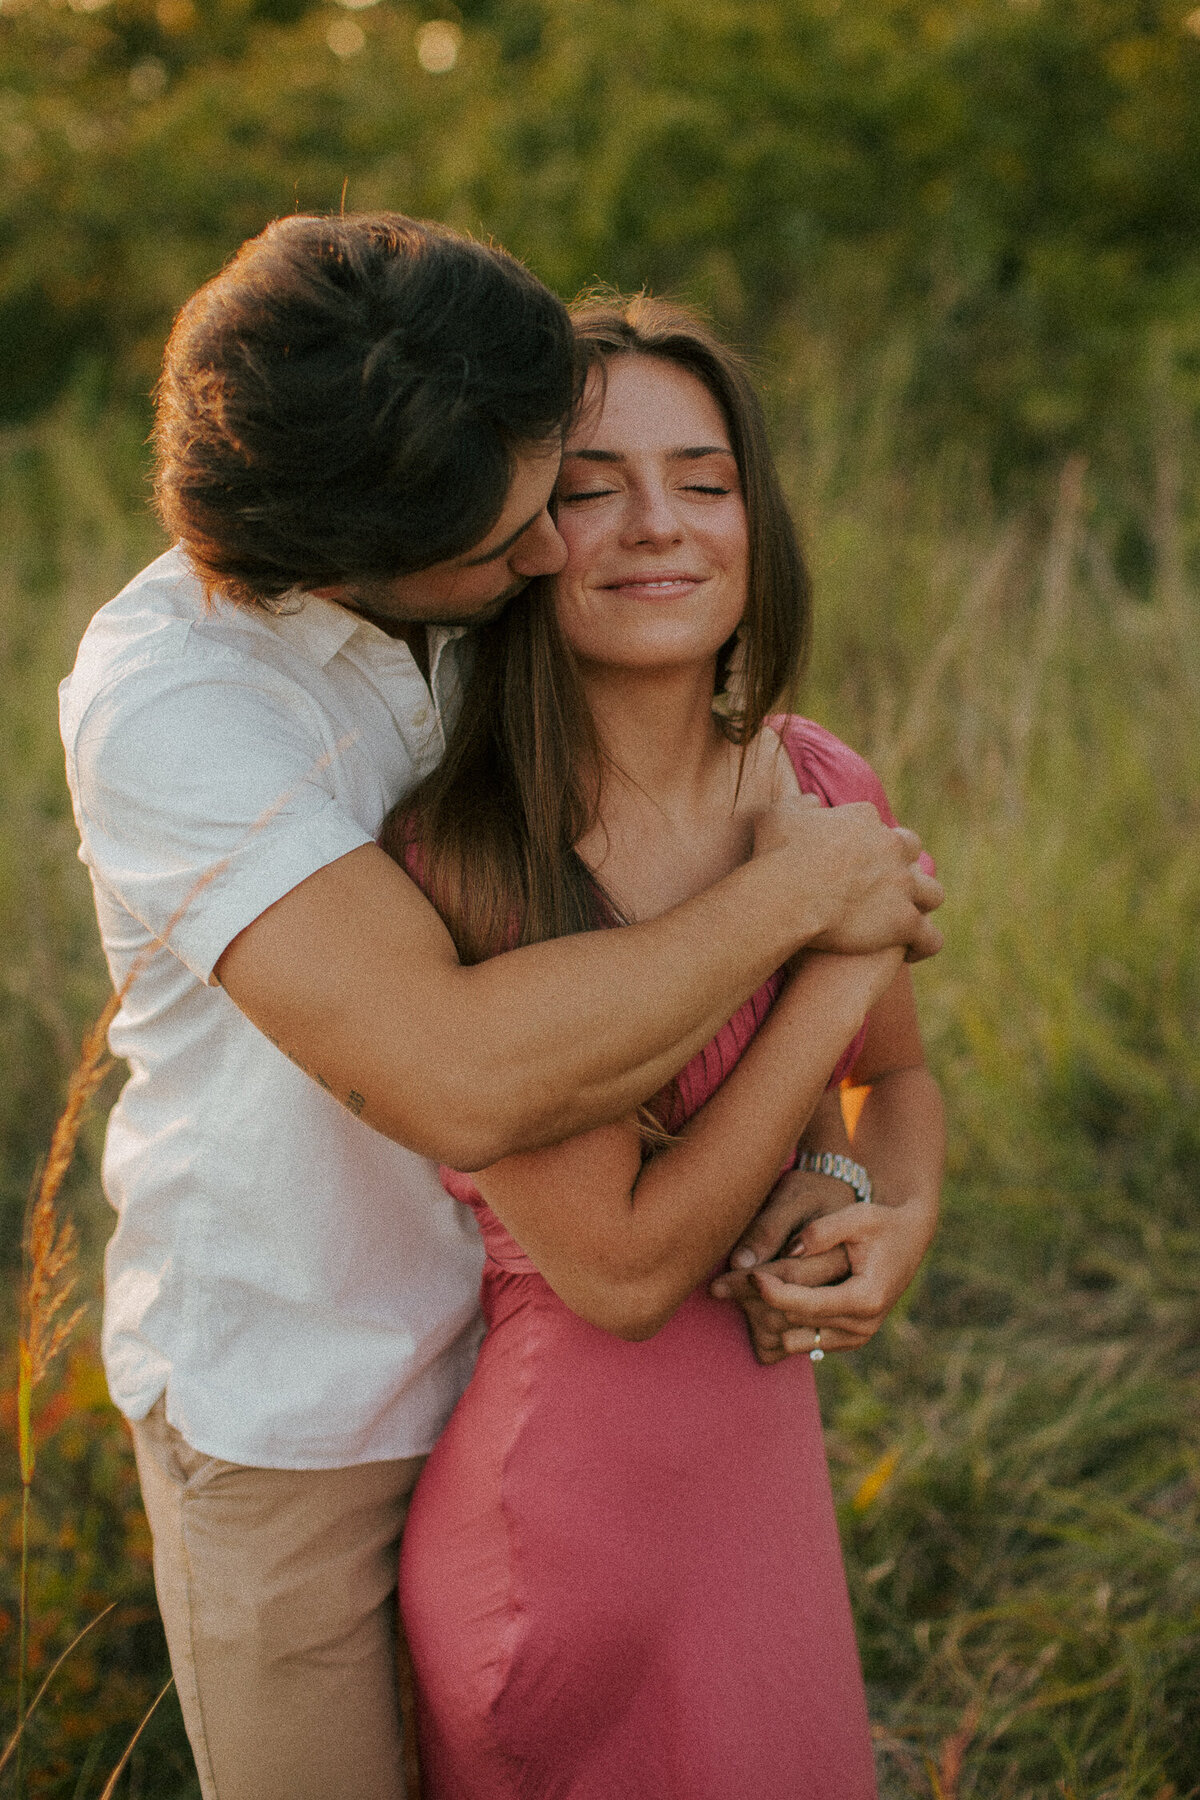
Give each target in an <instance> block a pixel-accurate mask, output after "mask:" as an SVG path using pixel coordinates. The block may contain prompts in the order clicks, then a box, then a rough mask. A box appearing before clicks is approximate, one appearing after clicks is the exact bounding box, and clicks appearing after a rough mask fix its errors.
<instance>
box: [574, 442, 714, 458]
mask: <svg viewBox="0 0 1200 1800" xmlns="http://www.w3.org/2000/svg"><path fill="white" fill-rule="evenodd" d="M563 454H564V456H569V457H572V458H574V459H576V460H577V461H579V462H600V463H620V462H624V461H625V457H624V454H623V453H622V452H621V451H620V450H570V449H568V450H566V451H564V453H563ZM732 455H733V451H732V450H731V449H730V448H729V445H728V444H686V445H681V446H680V447H679V449H677V450H668V451H667V452H666V456H667V460H668V461H669V462H698V461H699V459H700V458H701V457H702V456H732Z"/></svg>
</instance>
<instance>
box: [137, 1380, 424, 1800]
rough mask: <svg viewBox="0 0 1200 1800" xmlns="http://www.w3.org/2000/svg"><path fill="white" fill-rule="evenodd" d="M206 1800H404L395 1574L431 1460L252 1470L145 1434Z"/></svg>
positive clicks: (162, 1603)
mask: <svg viewBox="0 0 1200 1800" xmlns="http://www.w3.org/2000/svg"><path fill="white" fill-rule="evenodd" d="M133 1441H134V1449H135V1451H136V1454H137V1465H138V1474H139V1476H140V1478H141V1484H142V1496H143V1498H144V1500H145V1504H146V1513H147V1516H148V1518H149V1520H150V1530H151V1533H152V1534H153V1538H154V1583H155V1587H156V1589H157V1591H158V1603H159V1607H160V1608H161V1611H162V1616H163V1623H164V1625H165V1627H166V1633H167V1647H168V1649H169V1651H170V1655H171V1667H172V1669H173V1670H174V1673H175V1684H176V1687H177V1689H178V1691H179V1702H180V1705H181V1707H182V1709H183V1718H184V1723H185V1725H186V1726H187V1733H188V1737H189V1739H190V1740H191V1745H192V1750H193V1752H194V1754H195V1757H196V1767H197V1769H198V1771H199V1774H200V1787H201V1791H202V1793H203V1795H204V1800H403V1797H404V1794H405V1768H404V1755H403V1746H402V1734H401V1725H400V1707H399V1701H398V1693H397V1676H396V1563H397V1554H398V1550H399V1543H400V1531H401V1527H402V1526H403V1524H404V1515H405V1513H406V1512H407V1510H408V1500H409V1495H410V1494H411V1492H412V1489H413V1485H414V1483H415V1482H416V1479H417V1476H418V1474H419V1473H420V1470H421V1465H422V1463H423V1462H424V1460H425V1459H424V1458H423V1457H419V1456H416V1457H410V1458H408V1459H407V1460H405V1461H400V1462H386V1463H363V1464H361V1465H359V1466H357V1467H354V1468H349V1469H299V1470H292V1469H252V1468H245V1467H243V1466H242V1465H241V1464H238V1463H227V1462H221V1461H219V1460H218V1459H217V1458H216V1457H212V1456H203V1455H201V1454H200V1452H199V1451H197V1450H193V1449H192V1448H191V1447H190V1446H189V1445H188V1444H187V1443H185V1442H184V1440H183V1438H182V1437H180V1435H179V1433H178V1432H177V1431H176V1430H175V1429H174V1428H173V1427H172V1426H170V1425H168V1424H167V1421H166V1415H165V1412H164V1408H163V1403H162V1401H161V1400H160V1401H159V1402H158V1404H157V1405H156V1406H155V1407H154V1408H153V1409H152V1410H151V1412H150V1413H149V1415H148V1416H147V1417H146V1418H145V1419H143V1420H142V1421H141V1422H140V1423H139V1424H136V1425H135V1426H134V1427H133Z"/></svg>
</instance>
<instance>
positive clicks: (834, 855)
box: [754, 794, 945, 962]
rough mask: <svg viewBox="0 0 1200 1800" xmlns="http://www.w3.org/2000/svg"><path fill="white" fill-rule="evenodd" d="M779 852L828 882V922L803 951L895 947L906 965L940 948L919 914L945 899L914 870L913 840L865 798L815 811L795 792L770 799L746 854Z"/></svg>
mask: <svg viewBox="0 0 1200 1800" xmlns="http://www.w3.org/2000/svg"><path fill="white" fill-rule="evenodd" d="M781 851H782V852H785V853H786V852H791V853H793V854H794V853H796V852H797V851H799V853H800V854H801V856H802V857H803V861H804V864H805V867H806V870H807V871H808V872H809V874H810V876H811V872H812V870H813V869H814V868H819V869H820V870H821V871H822V872H823V873H824V875H825V876H826V878H827V881H828V896H829V913H828V918H829V923H828V924H827V925H826V927H825V929H824V931H822V932H821V933H820V934H819V935H818V936H817V937H815V938H813V939H811V940H810V946H809V947H810V948H812V949H815V950H836V951H840V952H842V953H843V954H847V955H856V954H860V953H862V952H865V951H872V950H882V949H885V948H888V947H889V946H892V945H897V944H903V945H905V946H906V947H907V956H908V960H909V961H910V962H919V961H920V960H921V959H922V958H923V957H926V956H933V955H934V954H935V953H936V952H937V951H938V950H940V949H941V947H942V934H941V932H940V931H939V930H938V929H937V927H936V926H935V925H933V924H932V923H931V921H930V920H929V919H928V918H927V917H926V914H927V913H930V912H932V911H933V910H934V909H935V908H936V907H938V906H940V905H941V904H942V900H943V899H944V897H945V896H944V894H943V891H942V886H941V883H940V882H938V881H936V880H935V879H934V877H933V876H932V875H929V874H927V873H926V872H925V870H924V869H922V868H921V867H920V864H919V860H918V859H919V857H920V854H921V840H920V838H919V837H917V835H916V833H915V832H912V831H907V830H905V829H904V828H903V827H902V826H895V827H892V826H888V825H885V824H884V822H883V820H882V819H881V818H880V816H879V814H878V812H877V811H876V809H875V808H874V806H872V805H871V803H870V801H869V800H856V801H854V802H852V803H851V804H849V805H846V806H822V805H821V804H820V802H819V800H818V799H817V798H816V796H815V795H812V794H802V795H800V796H799V797H795V796H793V797H791V798H789V799H786V800H779V801H777V802H776V803H775V805H774V806H771V807H768V808H767V809H766V810H765V811H763V812H761V813H759V814H758V816H757V818H756V819H755V822H754V855H755V856H756V857H758V856H769V855H772V854H776V853H779V852H781Z"/></svg>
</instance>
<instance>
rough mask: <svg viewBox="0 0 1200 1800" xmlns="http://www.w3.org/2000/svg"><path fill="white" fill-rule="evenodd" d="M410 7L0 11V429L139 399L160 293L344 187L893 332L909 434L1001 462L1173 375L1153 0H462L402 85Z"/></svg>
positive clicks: (1185, 190)
mask: <svg viewBox="0 0 1200 1800" xmlns="http://www.w3.org/2000/svg"><path fill="white" fill-rule="evenodd" d="M436 10H438V9H437V8H436V7H429V8H421V7H412V6H404V5H400V4H397V3H396V0H378V3H376V4H374V5H368V6H366V7H364V6H361V5H352V9H351V10H347V8H346V7H344V6H338V5H335V4H334V3H333V0H71V4H65V3H64V0H0V171H2V173H0V193H2V194H3V198H2V199H0V340H2V342H3V346H4V348H3V352H2V358H0V394H2V395H3V402H2V404H3V407H4V409H5V412H6V413H7V415H8V416H9V417H16V416H19V415H21V414H28V413H30V412H31V411H34V410H36V409H38V408H39V407H41V406H43V405H45V404H46V402H47V401H48V400H49V399H50V398H51V397H52V396H53V394H54V392H55V391H56V390H57V389H59V388H60V387H61V385H62V383H63V382H64V381H65V380H66V379H68V378H69V376H70V373H71V370H72V368H73V367H75V366H77V365H78V363H79V362H80V361H81V360H87V359H93V360H95V361H96V362H98V364H99V366H101V367H102V368H103V370H104V379H105V380H106V381H107V382H110V383H111V384H112V386H113V388H114V389H115V390H116V391H117V392H118V393H119V394H122V395H127V394H130V393H134V394H144V393H145V392H146V390H147V389H148V387H149V386H150V384H151V383H152V381H153V379H154V376H155V372H156V367H157V361H158V356H159V351H160V346H161V342H162V338H163V335H164V330H165V327H166V325H167V323H168V321H169V319H170V316H171V314H172V312H173V311H174V309H175V308H176V307H177V306H178V305H179V303H180V302H181V301H182V300H183V299H184V298H185V297H186V295H187V294H188V293H189V292H190V291H191V290H192V289H193V288H194V287H195V286H197V285H198V283H199V282H200V281H201V280H202V279H203V278H205V277H206V276H207V275H209V274H211V273H212V272H213V271H214V270H215V269H216V268H217V267H219V265H220V264H221V262H222V261H223V260H224V258H225V257H226V256H227V255H228V254H229V253H230V252H231V251H232V250H233V249H234V248H235V247H236V245H237V244H238V243H239V242H240V241H241V240H242V239H243V238H245V237H247V236H249V235H250V234H251V233H252V232H254V231H255V230H257V229H259V228H260V227H261V226H262V225H263V224H264V223H265V222H266V221H267V220H268V219H269V218H271V217H273V216H274V215H276V214H278V213H281V212H287V211H290V210H292V209H293V208H295V207H300V208H308V209H326V208H333V207H337V206H338V204H339V203H340V200H341V196H342V193H343V189H344V190H345V193H346V197H347V203H348V204H349V205H351V206H353V207H357V208H365V207H374V206H389V207H397V208H399V209H401V210H404V211H408V212H414V213H417V214H419V215H423V216H432V217H437V218H440V219H445V220H448V221H450V222H452V223H454V224H458V225H461V226H464V227H466V228H468V229H472V230H480V229H483V230H486V231H490V232H493V233H494V234H495V235H496V236H497V237H498V238H499V239H500V240H501V241H502V242H504V243H506V244H507V245H508V246H509V247H510V248H512V249H514V250H515V251H516V252H517V253H518V254H521V255H523V256H525V257H526V258H528V260H529V261H530V262H531V264H532V266H533V267H534V268H535V270H536V271H537V272H538V273H539V274H541V275H542V276H543V277H544V278H545V279H546V280H548V281H549V282H550V283H551V284H552V285H553V286H555V287H557V288H558V289H559V290H560V291H562V292H564V293H570V292H572V291H574V290H575V289H577V288H578V287H579V286H581V285H582V284H583V283H585V282H587V281H589V280H591V279H593V278H594V277H596V276H598V275H599V276H603V277H604V278H605V279H606V280H610V281H615V282H617V283H619V284H621V285H624V286H636V285H638V284H640V283H642V282H648V283H649V284H651V285H652V286H654V287H656V288H658V289H660V290H662V289H669V290H672V291H677V292H680V293H683V294H685V295H688V296H690V297H692V298H694V299H699V300H701V301H703V302H705V303H706V304H708V305H709V306H710V307H711V308H712V309H713V310H714V312H715V313H716V315H717V317H718V320H719V322H720V323H721V324H723V325H724V326H726V327H727V328H731V329H733V330H734V331H735V332H736V333H737V334H738V335H739V336H740V337H741V338H742V339H744V340H745V341H747V342H748V343H750V344H752V345H758V346H763V345H768V344H770V343H771V342H772V341H774V340H775V339H777V338H778V336H779V334H780V333H781V332H783V333H787V332H789V331H793V330H794V329H795V327H796V324H797V321H798V320H801V321H804V322H806V323H807V325H808V326H809V327H810V328H814V329H819V331H820V332H822V333H829V334H832V336H833V338H834V339H835V340H836V341H837V343H838V344H839V345H840V346H841V348H842V350H843V351H844V352H846V353H850V352H853V351H855V350H858V351H863V350H865V349H868V348H870V347H871V346H877V345H879V344H880V343H881V342H883V341H887V340H890V338H891V336H892V334H893V332H894V329H895V325H896V321H897V319H898V318H901V317H902V318H903V319H904V321H905V324H906V328H907V345H908V350H909V366H908V368H907V371H906V390H907V392H908V395H909V398H910V399H911V401H912V403H913V404H912V409H911V417H912V419H913V421H914V423H915V424H916V425H917V426H918V427H919V429H920V430H921V432H922V433H923V434H924V435H925V436H926V437H927V438H936V437H939V436H942V435H944V434H945V433H947V432H952V433H955V434H957V435H960V436H970V437H971V438H973V439H974V440H975V441H976V442H980V443H982V444H983V445H984V446H985V447H986V450H987V453H988V455H989V457H990V458H991V459H992V460H993V463H994V465H995V467H996V468H997V470H999V471H1000V472H1002V473H1003V472H1011V471H1012V470H1013V469H1021V468H1024V467H1025V466H1026V465H1027V464H1028V463H1029V461H1030V460H1031V459H1035V460H1036V459H1039V458H1041V457H1044V456H1045V455H1047V454H1049V453H1052V452H1056V451H1061V450H1062V449H1064V448H1065V447H1068V446H1073V445H1079V444H1081V443H1086V444H1088V445H1090V446H1091V447H1092V448H1093V449H1095V447H1096V445H1097V444H1098V442H1099V441H1100V440H1101V439H1103V437H1104V434H1105V432H1106V430H1108V429H1110V428H1111V425H1112V422H1113V420H1114V418H1117V417H1119V416H1120V410H1121V408H1122V406H1123V405H1125V404H1126V403H1127V401H1128V398H1129V393H1130V380H1131V377H1132V376H1134V375H1135V373H1136V371H1135V369H1131V354H1130V352H1131V346H1132V345H1136V344H1138V343H1140V342H1141V341H1142V340H1143V338H1144V337H1145V336H1146V333H1147V331H1148V330H1149V328H1150V327H1151V326H1152V325H1155V324H1158V325H1170V326H1171V327H1172V328H1173V330H1174V333H1175V337H1176V340H1177V343H1178V345H1179V348H1180V351H1181V354H1182V357H1183V360H1184V361H1185V362H1186V364H1187V367H1188V368H1189V369H1190V370H1191V372H1192V375H1193V376H1194V377H1196V379H1197V380H1200V327H1198V325H1197V315H1198V312H1200V308H1198V306H1197V301H1198V299H1200V18H1198V17H1197V14H1196V12H1195V11H1194V10H1192V11H1189V9H1188V6H1187V4H1186V0H954V3H953V4H937V3H934V0H708V3H707V4H705V5H703V6H698V5H696V4H694V0H474V3H473V4H472V3H470V0H468V3H467V4H465V5H464V6H463V8H462V12H461V14H460V13H458V11H457V9H456V8H454V7H449V8H447V9H444V10H448V11H449V12H450V14H451V15H452V17H460V18H461V20H462V24H461V32H462V39H461V47H460V48H459V50H458V55H457V58H456V60H455V61H454V63H453V66H452V67H451V68H448V69H445V70H443V71H442V72H441V73H430V72H427V70H426V69H424V68H423V67H422V66H421V64H420V62H419V61H418V54H417V47H416V37H415V33H416V31H417V28H418V26H419V25H420V23H421V21H422V19H423V18H425V19H427V18H428V16H429V15H430V14H431V13H433V12H435V11H436ZM331 44H332V45H335V46H337V48H336V50H335V49H334V48H331ZM339 52H340V53H339ZM1136 360H1137V358H1136V355H1135V356H1134V357H1133V359H1132V361H1133V363H1135V364H1136Z"/></svg>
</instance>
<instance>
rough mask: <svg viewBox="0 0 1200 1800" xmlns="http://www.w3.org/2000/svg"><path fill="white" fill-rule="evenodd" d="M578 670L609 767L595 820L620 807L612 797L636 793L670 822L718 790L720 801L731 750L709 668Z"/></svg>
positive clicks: (692, 810) (591, 667)
mask: <svg viewBox="0 0 1200 1800" xmlns="http://www.w3.org/2000/svg"><path fill="white" fill-rule="evenodd" d="M581 673H582V676H583V685H584V690H585V693H586V695H587V700H588V704H589V706H590V708H591V712H592V717H593V719H594V720H595V723H596V731H597V734H598V736H599V739H600V743H601V746H602V748H603V751H604V754H605V758H606V761H607V763H608V768H607V770H606V771H605V774H604V777H603V780H602V784H601V798H600V812H601V816H602V818H603V817H605V816H606V815H607V814H608V812H609V810H610V807H611V806H612V805H613V804H621V801H620V800H619V799H618V795H619V794H621V795H623V796H625V797H628V795H630V794H636V795H639V796H641V798H642V800H643V802H648V803H649V804H650V805H651V806H652V807H653V808H654V809H655V810H656V811H658V812H660V813H662V814H664V815H666V816H667V817H671V818H678V817H681V816H682V817H686V816H687V815H688V814H689V813H693V812H694V811H695V810H696V809H697V808H698V807H702V806H704V805H705V804H709V805H711V804H712V802H713V799H714V790H715V788H717V787H719V788H720V789H721V794H722V798H723V797H724V789H725V786H726V785H727V777H728V770H729V767H730V755H729V750H730V746H729V744H728V741H727V740H726V739H725V738H724V737H723V735H722V734H721V732H720V730H719V729H718V727H717V724H716V721H715V719H714V717H713V711H712V694H713V673H714V671H713V668H712V666H711V665H710V664H707V663H706V664H705V665H704V666H703V667H702V668H696V667H686V668H682V669H653V670H646V671H645V672H641V671H638V670H630V669H612V668H606V667H600V666H596V665H592V666H585V667H584V668H583V670H582V671H581ZM731 797H732V796H731Z"/></svg>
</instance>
